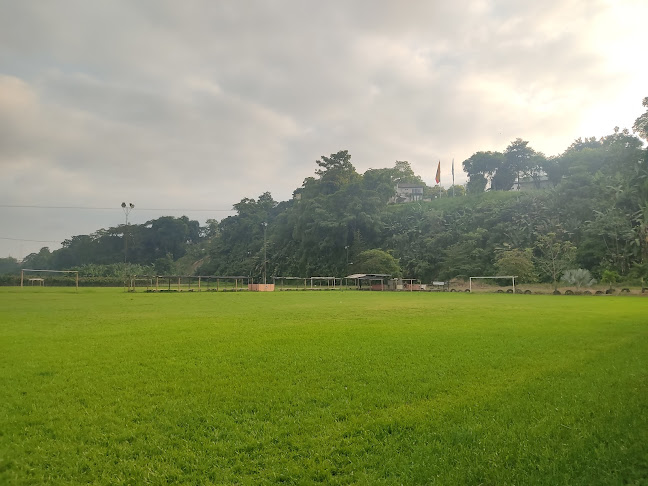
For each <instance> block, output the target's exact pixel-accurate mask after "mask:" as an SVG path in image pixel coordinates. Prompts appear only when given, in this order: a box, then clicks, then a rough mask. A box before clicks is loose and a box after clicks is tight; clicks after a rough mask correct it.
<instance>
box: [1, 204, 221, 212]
mask: <svg viewBox="0 0 648 486" xmlns="http://www.w3.org/2000/svg"><path fill="white" fill-rule="evenodd" d="M0 208H22V209H83V210H97V211H113V210H115V209H119V207H117V208H101V207H91V206H39V205H25V204H0ZM137 210H138V211H194V212H196V211H205V212H216V211H219V212H220V211H223V212H234V209H207V208H140V207H138V208H137Z"/></svg>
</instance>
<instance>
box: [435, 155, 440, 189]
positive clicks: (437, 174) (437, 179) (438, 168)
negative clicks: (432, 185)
mask: <svg viewBox="0 0 648 486" xmlns="http://www.w3.org/2000/svg"><path fill="white" fill-rule="evenodd" d="M434 180H435V181H436V183H437V184H438V183H439V182H441V161H440V160H439V167H437V173H436V179H434Z"/></svg>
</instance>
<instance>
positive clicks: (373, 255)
mask: <svg viewBox="0 0 648 486" xmlns="http://www.w3.org/2000/svg"><path fill="white" fill-rule="evenodd" d="M357 260H358V261H357V262H355V263H354V268H355V270H356V271H357V272H360V273H377V274H387V275H391V276H393V277H400V275H401V269H400V265H399V264H398V260H396V259H395V258H394V257H393V256H392V255H390V254H389V253H387V252H386V251H383V250H378V249H373V250H366V251H363V252H362V253H360V254H359V255H358V259H357Z"/></svg>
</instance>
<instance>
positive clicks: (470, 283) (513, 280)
mask: <svg viewBox="0 0 648 486" xmlns="http://www.w3.org/2000/svg"><path fill="white" fill-rule="evenodd" d="M473 278H474V279H478V278H510V279H511V280H512V282H513V293H515V279H516V278H518V276H517V275H496V276H494V277H470V281H469V282H468V287H469V289H470V292H471V293H472V281H473Z"/></svg>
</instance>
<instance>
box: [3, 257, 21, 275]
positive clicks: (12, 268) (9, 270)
mask: <svg viewBox="0 0 648 486" xmlns="http://www.w3.org/2000/svg"><path fill="white" fill-rule="evenodd" d="M16 273H20V263H18V260H16V259H15V258H14V257H7V258H0V275H3V274H16Z"/></svg>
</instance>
